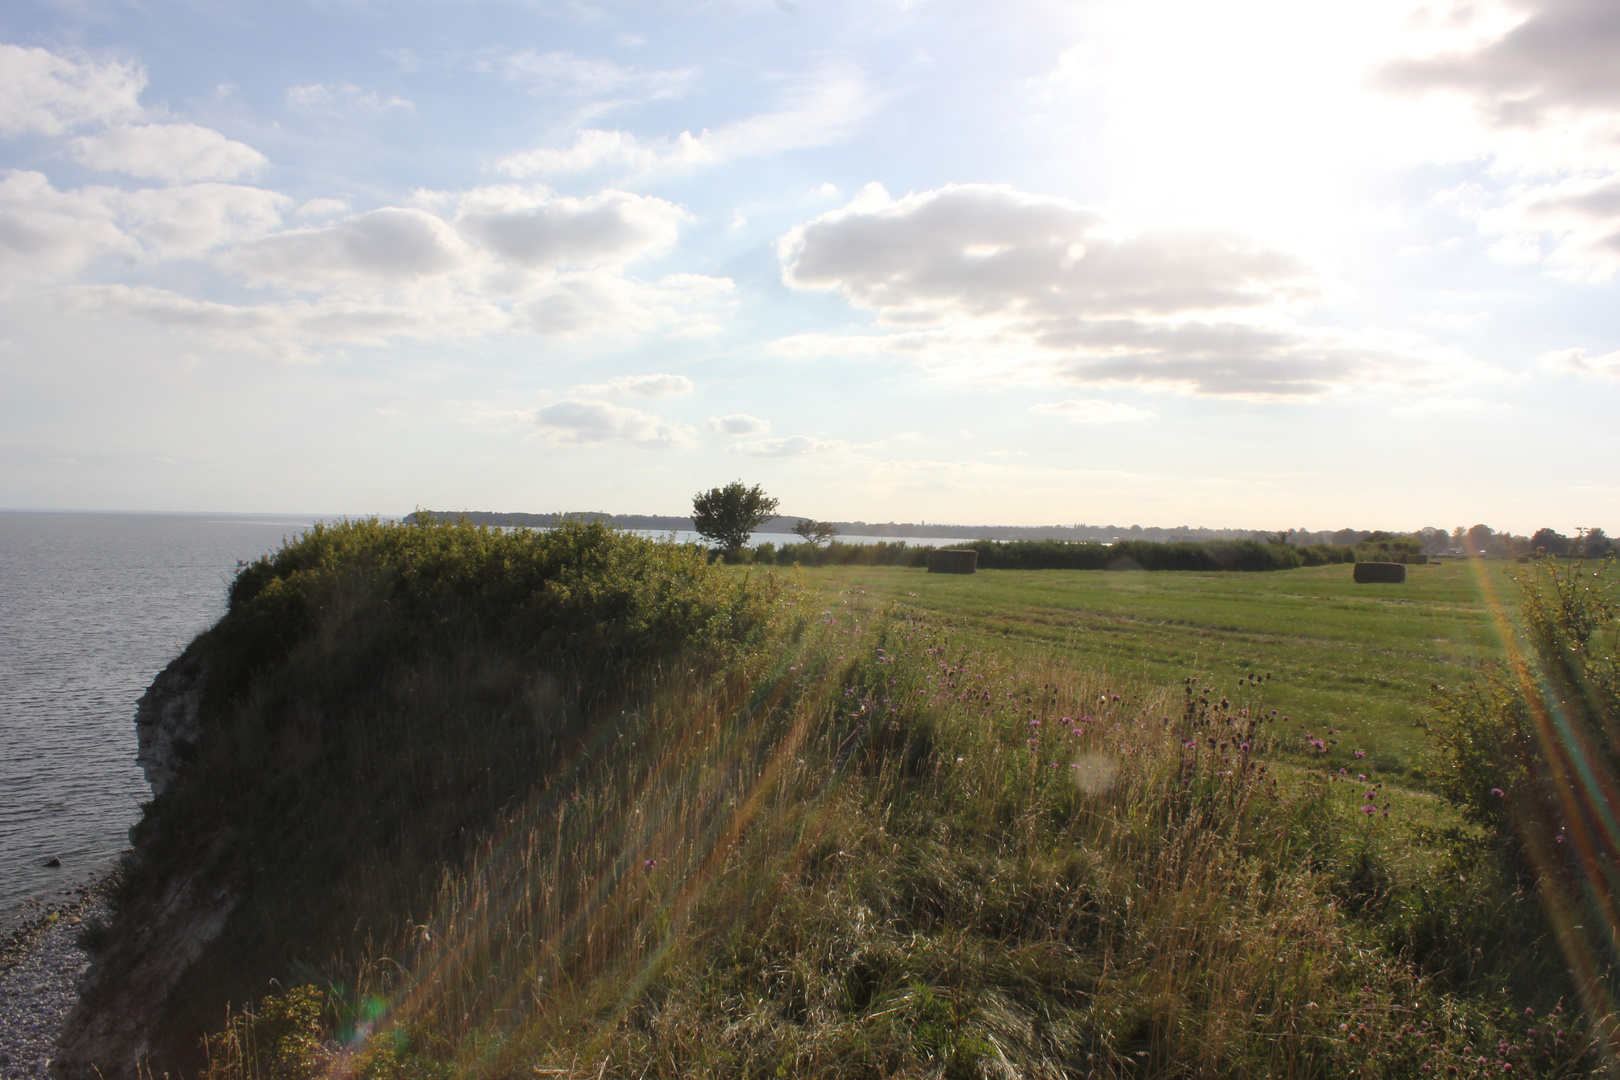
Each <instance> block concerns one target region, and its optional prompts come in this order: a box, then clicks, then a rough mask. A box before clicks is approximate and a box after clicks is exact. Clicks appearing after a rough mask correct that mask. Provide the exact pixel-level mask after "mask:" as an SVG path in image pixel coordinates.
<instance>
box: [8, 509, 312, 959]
mask: <svg viewBox="0 0 1620 1080" xmlns="http://www.w3.org/2000/svg"><path fill="white" fill-rule="evenodd" d="M309 524H310V521H309V519H307V518H279V517H265V516H242V517H237V516H231V515H224V514H216V515H159V514H45V513H38V514H36V513H7V512H0V929H3V928H4V926H5V925H6V924H7V923H9V922H10V921H11V918H12V917H14V916H15V915H16V914H17V913H18V911H19V910H20V909H21V908H22V907H23V906H24V905H25V903H26V902H27V901H29V900H32V899H48V898H53V897H56V896H58V895H59V894H60V893H61V892H62V891H64V890H67V889H70V888H72V887H73V886H76V885H82V884H87V883H88V882H90V881H91V880H93V879H95V878H96V877H98V876H99V875H100V874H102V873H105V872H106V870H107V869H108V868H109V867H110V866H111V865H112V862H113V859H114V858H115V857H116V856H117V854H118V852H119V851H121V850H123V848H124V847H125V846H126V845H127V843H128V832H129V827H130V825H132V824H134V822H135V820H136V818H137V817H138V816H139V812H140V804H141V802H143V801H144V800H146V799H149V798H151V789H149V788H148V787H147V786H146V782H145V781H144V780H143V779H142V778H141V770H140V767H139V766H137V765H136V764H135V723H134V716H135V701H136V699H137V698H139V697H140V696H141V693H142V692H143V691H144V690H145V689H146V687H147V686H148V685H149V684H150V683H151V681H152V679H153V677H154V676H156V675H157V673H158V672H159V671H161V670H163V667H164V665H166V664H167V663H168V662H169V661H170V660H171V659H173V658H174V656H175V655H176V654H178V653H179V652H180V650H181V649H183V648H185V646H186V644H187V643H188V642H189V641H190V640H191V639H192V638H193V637H194V636H196V635H197V634H198V633H199V632H200V631H202V630H205V629H207V628H208V627H209V626H210V625H212V624H213V622H214V621H215V620H216V619H218V618H219V616H220V615H221V614H223V613H224V610H225V589H226V586H227V585H228V584H229V583H230V580H231V578H232V576H233V575H234V574H235V572H236V560H238V559H254V558H257V557H258V556H260V555H262V554H264V553H265V552H267V551H272V550H274V549H275V548H277V547H279V546H280V545H281V541H282V538H283V537H291V536H293V535H296V534H297V533H298V532H300V531H301V530H303V529H304V528H306V527H307V526H308V525H309ZM52 858H56V859H60V860H61V861H62V866H61V868H60V869H48V868H46V867H45V865H44V864H45V862H46V861H47V860H49V859H52Z"/></svg>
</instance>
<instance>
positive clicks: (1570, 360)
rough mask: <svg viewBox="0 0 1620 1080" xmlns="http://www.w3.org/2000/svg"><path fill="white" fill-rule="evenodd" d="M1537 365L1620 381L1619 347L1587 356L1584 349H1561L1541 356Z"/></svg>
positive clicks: (1589, 376)
mask: <svg viewBox="0 0 1620 1080" xmlns="http://www.w3.org/2000/svg"><path fill="white" fill-rule="evenodd" d="M1537 366H1539V367H1540V368H1541V370H1543V371H1549V372H1554V373H1556V374H1560V375H1579V376H1582V377H1584V378H1588V379H1606V380H1609V381H1611V382H1620V349H1617V350H1615V351H1614V352H1611V353H1604V354H1603V355H1602V356H1587V355H1586V350H1585V349H1562V350H1560V351H1558V352H1552V353H1548V354H1546V355H1545V356H1543V357H1541V359H1540V360H1539V361H1538V365H1537Z"/></svg>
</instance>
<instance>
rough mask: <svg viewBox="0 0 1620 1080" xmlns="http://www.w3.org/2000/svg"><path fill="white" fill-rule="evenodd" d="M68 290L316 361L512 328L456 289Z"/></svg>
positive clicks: (176, 325)
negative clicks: (223, 299) (283, 292)
mask: <svg viewBox="0 0 1620 1080" xmlns="http://www.w3.org/2000/svg"><path fill="white" fill-rule="evenodd" d="M60 295H61V297H62V300H63V302H64V303H65V304H66V305H67V306H68V308H69V309H70V310H73V311H76V312H79V313H83V314H87V315H94V316H96V317H100V318H110V319H125V320H131V321H135V322H140V323H145V324H148V325H153V326H159V327H164V328H167V329H171V330H177V331H187V332H190V333H192V334H194V335H196V336H197V337H199V338H200V339H202V340H203V341H205V342H207V343H209V344H211V345H213V346H215V347H218V348H222V349H231V350H241V351H244V352H248V353H252V354H257V355H266V356H271V357H274V358H276V359H280V360H308V359H315V358H318V357H319V356H321V355H323V354H325V353H326V352H328V351H330V349H331V348H332V347H333V346H344V345H370V346H377V345H385V344H387V343H389V342H390V341H395V340H399V339H407V340H416V341H445V340H451V339H454V338H457V337H467V336H473V335H483V334H490V333H496V332H500V331H503V330H507V329H510V317H509V315H508V314H507V313H506V312H504V311H502V310H501V309H500V308H499V307H496V306H495V305H493V304H489V303H487V302H484V301H481V300H479V299H478V298H477V297H471V296H467V295H464V294H455V293H449V294H441V295H439V296H435V297H432V298H431V302H430V303H407V302H403V301H398V300H396V301H393V302H388V301H362V300H345V299H341V298H322V299H318V300H315V301H307V300H295V301H288V302H280V303H263V304H228V303H220V302H217V301H205V300H197V299H195V298H192V297H189V296H183V295H181V294H179V293H176V292H172V291H170V290H166V289H157V288H152V287H150V286H133V287H132V286H127V285H93V286H76V287H71V288H69V289H66V290H63V292H62V293H61V294H60Z"/></svg>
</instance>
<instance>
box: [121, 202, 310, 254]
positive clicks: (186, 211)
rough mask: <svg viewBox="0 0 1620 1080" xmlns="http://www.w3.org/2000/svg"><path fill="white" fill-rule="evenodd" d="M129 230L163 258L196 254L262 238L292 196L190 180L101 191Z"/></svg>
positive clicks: (150, 251)
mask: <svg viewBox="0 0 1620 1080" xmlns="http://www.w3.org/2000/svg"><path fill="white" fill-rule="evenodd" d="M101 190H102V191H103V193H104V197H105V198H106V199H107V201H108V202H109V204H110V205H112V206H115V207H116V208H117V209H118V212H119V215H120V218H121V219H122V221H123V222H124V226H125V228H126V229H127V230H128V231H129V233H130V234H131V235H132V236H134V237H136V238H137V239H138V240H140V241H141V243H142V244H143V246H144V247H145V248H146V250H147V251H148V253H149V254H151V255H154V256H156V257H159V258H167V257H173V256H177V255H195V254H199V253H201V252H204V251H208V250H210V249H213V248H217V247H220V246H222V245H225V244H229V243H234V242H236V241H240V240H247V239H250V238H252V237H258V236H263V235H265V234H266V233H269V232H270V231H271V230H272V229H274V228H275V227H276V226H277V225H280V224H281V215H282V213H283V212H284V211H285V210H286V208H287V207H289V206H291V205H292V200H291V199H289V198H288V197H287V196H285V195H282V194H280V193H279V192H275V191H266V190H265V189H264V188H257V187H247V186H245V185H241V184H186V185H183V186H180V187H169V188H142V189H139V190H136V191H113V190H111V189H101Z"/></svg>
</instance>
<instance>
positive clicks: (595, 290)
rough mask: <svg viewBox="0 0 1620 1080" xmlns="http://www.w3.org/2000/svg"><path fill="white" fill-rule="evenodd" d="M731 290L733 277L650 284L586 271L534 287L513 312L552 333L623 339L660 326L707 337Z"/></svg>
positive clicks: (683, 277)
mask: <svg viewBox="0 0 1620 1080" xmlns="http://www.w3.org/2000/svg"><path fill="white" fill-rule="evenodd" d="M732 289H733V286H732V283H731V281H730V280H729V279H726V278H705V277H700V276H698V275H695V274H679V275H670V276H668V277H665V278H661V279H659V280H658V281H657V282H653V283H648V282H644V281H637V280H635V279H632V278H628V277H625V276H624V275H622V274H617V273H612V272H605V271H585V272H581V273H574V274H565V275H560V276H558V277H556V278H555V279H553V280H551V281H548V282H547V283H545V284H544V285H542V286H539V287H537V288H534V289H531V290H530V291H529V292H527V293H526V294H525V296H524V299H522V300H521V301H520V302H519V303H518V304H516V305H515V306H514V308H513V315H514V317H515V318H516V320H517V321H518V323H519V324H520V325H521V326H522V327H523V328H524V329H527V330H529V331H530V332H532V333H536V334H541V335H544V336H552V337H568V338H578V337H585V336H589V337H597V338H620V339H623V338H630V337H637V336H640V335H643V334H648V333H652V332H653V331H654V330H657V329H659V328H663V329H664V332H665V333H667V334H669V335H670V336H673V337H702V336H706V335H708V334H709V333H711V332H714V331H717V330H718V329H719V325H718V323H716V322H715V321H714V318H713V311H714V308H715V306H716V305H717V303H719V302H722V301H724V300H727V299H729V296H730V293H731V292H732Z"/></svg>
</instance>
